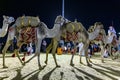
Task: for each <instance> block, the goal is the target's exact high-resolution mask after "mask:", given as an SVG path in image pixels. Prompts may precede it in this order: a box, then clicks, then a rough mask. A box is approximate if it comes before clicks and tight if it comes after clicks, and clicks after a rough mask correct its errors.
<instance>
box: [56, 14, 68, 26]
mask: <svg viewBox="0 0 120 80" xmlns="http://www.w3.org/2000/svg"><path fill="white" fill-rule="evenodd" d="M67 22H68V20H67V19H66V18H64V17H63V16H61V15H59V16H57V17H56V19H55V24H60V25H61V26H62V25H63V24H65V23H67Z"/></svg>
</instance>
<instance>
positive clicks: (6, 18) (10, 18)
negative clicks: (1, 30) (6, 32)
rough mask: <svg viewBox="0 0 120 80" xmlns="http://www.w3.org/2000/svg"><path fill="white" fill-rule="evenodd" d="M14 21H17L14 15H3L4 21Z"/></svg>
mask: <svg viewBox="0 0 120 80" xmlns="http://www.w3.org/2000/svg"><path fill="white" fill-rule="evenodd" d="M14 21H15V19H14V18H13V17H9V16H5V15H3V23H6V24H11V23H12V22H14Z"/></svg>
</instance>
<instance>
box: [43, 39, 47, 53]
mask: <svg viewBox="0 0 120 80" xmlns="http://www.w3.org/2000/svg"><path fill="white" fill-rule="evenodd" d="M46 46H47V42H46V41H45V40H43V41H42V51H43V52H44V53H46Z"/></svg>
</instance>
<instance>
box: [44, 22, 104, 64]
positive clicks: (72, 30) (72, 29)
mask: <svg viewBox="0 0 120 80" xmlns="http://www.w3.org/2000/svg"><path fill="white" fill-rule="evenodd" d="M102 28H103V26H102V25H101V24H99V23H96V24H95V31H94V32H93V33H90V34H89V33H88V32H87V30H86V29H85V28H84V26H83V25H82V24H81V23H80V22H77V21H75V22H70V21H69V22H68V23H66V24H65V25H64V26H63V27H61V29H60V32H61V33H60V34H61V36H62V37H63V38H65V39H68V41H73V42H74V43H76V42H80V41H81V39H82V42H83V43H84V47H83V49H85V56H86V61H87V65H88V66H91V64H90V63H89V62H88V56H87V51H88V46H89V41H90V40H92V39H94V38H95V37H97V36H98V34H99V32H100V29H102ZM89 35H94V36H95V37H94V36H92V37H89ZM55 39H56V38H53V40H52V42H51V44H50V45H49V46H48V47H47V49H46V61H45V63H46V64H47V61H48V53H49V52H50V50H51V49H52V53H54V54H55V51H56V48H57V45H58V43H57V40H55ZM59 39H60V38H59ZM59 39H58V41H59ZM73 57H74V54H72V58H71V61H70V65H72V66H73V65H74V64H73ZM80 62H81V59H80Z"/></svg>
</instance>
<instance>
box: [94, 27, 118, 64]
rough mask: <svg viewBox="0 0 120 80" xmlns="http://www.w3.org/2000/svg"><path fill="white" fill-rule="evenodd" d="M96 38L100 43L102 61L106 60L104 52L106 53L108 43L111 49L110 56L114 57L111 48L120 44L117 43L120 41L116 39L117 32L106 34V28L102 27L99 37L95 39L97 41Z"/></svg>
mask: <svg viewBox="0 0 120 80" xmlns="http://www.w3.org/2000/svg"><path fill="white" fill-rule="evenodd" d="M96 40H97V42H98V43H100V48H101V52H100V53H101V62H104V57H103V53H104V48H105V46H106V45H108V50H109V53H110V56H111V58H112V59H113V57H112V52H111V49H112V47H117V46H118V44H117V43H118V41H117V39H116V34H114V33H110V35H106V32H105V30H104V29H102V30H101V32H100V34H99V35H98V37H97V38H96V39H95V41H96Z"/></svg>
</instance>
